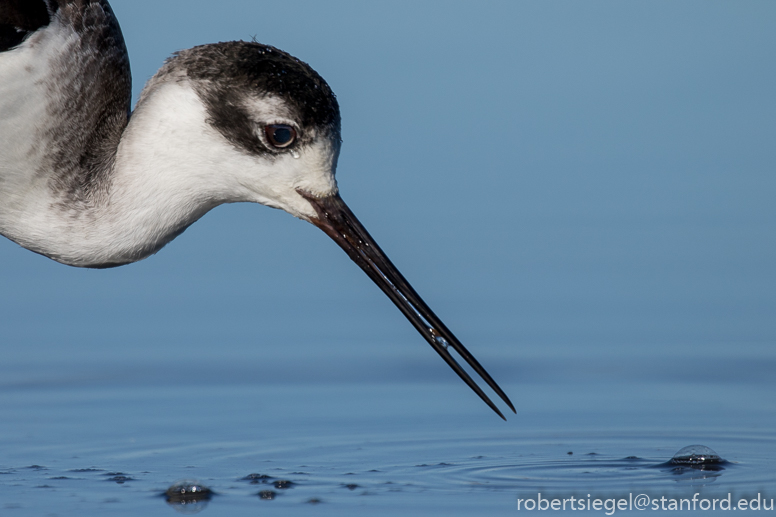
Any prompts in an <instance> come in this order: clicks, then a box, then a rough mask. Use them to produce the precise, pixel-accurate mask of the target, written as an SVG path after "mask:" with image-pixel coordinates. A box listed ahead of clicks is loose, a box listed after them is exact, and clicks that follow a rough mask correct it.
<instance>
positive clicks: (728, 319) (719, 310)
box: [0, 0, 776, 413]
mask: <svg viewBox="0 0 776 517" xmlns="http://www.w3.org/2000/svg"><path fill="white" fill-rule="evenodd" d="M112 5H113V7H114V10H115V12H116V14H117V16H118V18H119V20H120V22H121V26H122V29H123V31H124V35H125V38H126V42H127V46H128V48H129V53H130V58H131V62H132V69H133V76H134V80H135V87H134V96H135V98H137V96H138V94H139V92H140V90H141V88H142V84H143V83H144V82H145V81H146V80H147V79H149V78H150V77H151V76H152V75H153V73H154V72H155V71H156V69H157V68H158V67H159V66H161V64H162V62H163V60H164V59H165V58H166V57H167V56H169V55H170V54H171V53H172V52H174V51H175V50H177V49H182V48H186V47H190V46H194V45H197V44H202V43H207V42H215V41H224V40H232V39H250V38H251V37H253V36H255V37H256V38H257V40H258V41H260V42H263V43H270V44H272V45H275V46H277V47H279V48H282V49H284V50H286V51H288V52H290V53H292V54H293V55H295V56H297V57H299V58H301V59H303V60H305V61H307V62H308V63H310V64H311V65H312V66H313V67H314V68H315V69H316V70H317V71H318V72H319V73H320V74H321V75H322V76H323V77H324V78H326V80H327V81H328V82H329V84H330V85H331V86H332V88H333V89H334V91H335V92H336V93H337V95H338V98H339V102H340V105H341V109H342V117H343V137H344V146H343V150H342V155H341V158H340V164H339V169H338V174H337V177H338V180H339V184H340V189H341V192H342V194H343V197H344V199H345V200H346V201H347V202H348V203H349V204H350V206H351V208H352V209H353V210H354V212H355V213H356V214H358V215H359V217H360V218H361V220H362V222H364V224H365V225H366V226H367V228H369V230H370V231H371V233H372V234H373V236H374V237H375V238H376V239H377V241H378V242H379V243H380V244H381V246H382V247H383V249H384V250H385V251H386V252H387V253H388V255H389V256H390V257H391V258H392V259H393V261H394V262H395V263H396V265H397V266H398V267H399V268H400V270H402V272H403V273H404V274H405V276H406V277H407V278H408V279H409V280H410V281H411V282H412V283H413V285H414V286H415V287H416V289H417V290H418V291H419V292H420V294H421V295H422V296H424V298H425V299H426V301H427V302H428V303H429V305H430V306H431V307H432V308H433V309H434V310H435V311H436V312H437V313H438V314H439V316H440V317H441V318H442V319H443V320H444V321H445V322H446V323H447V325H448V326H449V327H451V329H452V330H453V331H454V332H456V333H457V334H458V336H459V337H460V338H461V340H462V341H463V342H464V343H465V344H466V345H467V346H468V347H469V348H470V350H471V351H472V352H473V353H474V354H475V355H476V356H477V357H478V358H480V359H481V361H482V362H483V363H484V364H485V366H486V367H488V369H489V370H491V371H492V373H493V374H494V376H495V377H496V379H497V380H499V381H501V382H503V383H505V384H506V385H509V384H510V383H514V382H518V381H519V380H520V379H524V378H526V376H530V375H531V365H536V364H539V363H542V364H552V362H553V361H555V360H556V359H558V358H561V357H566V358H568V357H572V358H576V359H575V360H576V361H578V362H579V365H580V366H582V367H583V368H581V369H582V370H585V369H587V370H586V371H587V372H588V373H587V375H596V372H595V371H591V370H589V368H590V367H591V365H592V364H593V362H592V361H593V359H594V358H596V357H597V358H599V359H600V358H602V357H607V358H611V357H613V356H614V357H619V358H620V359H617V360H616V361H615V362H614V363H613V364H612V366H611V369H614V370H616V369H618V368H622V365H623V364H625V363H627V364H631V365H634V364H636V365H638V364H641V363H642V361H643V360H644V358H649V359H651V360H652V361H658V363H657V364H655V369H654V371H661V370H663V371H665V370H664V369H665V368H668V369H670V368H674V367H675V368H678V369H680V370H681V369H686V368H685V365H686V364H687V363H686V361H688V360H689V361H697V364H700V365H703V367H704V368H706V367H708V368H711V369H715V370H716V371H717V372H718V373H719V372H721V371H724V370H725V369H730V368H740V369H739V370H738V371H739V372H740V375H742V376H746V375H748V373H747V369H749V370H750V371H754V372H757V371H759V372H761V374H762V375H766V374H767V372H772V371H773V366H774V364H776V361H775V360H774V358H773V354H772V350H773V348H772V347H773V345H774V342H776V325H775V324H774V322H775V321H776V318H775V317H774V316H775V315H776V238H775V237H774V227H776V203H775V202H774V198H776V174H774V172H775V171H776V145H775V144H774V141H775V139H774V136H776V95H775V94H774V92H776V68H774V62H775V58H776V55H775V54H776V31H774V30H773V28H774V27H775V26H776V4H774V3H772V2H766V1H762V2H756V1H747V2H711V1H704V2H690V1H687V2H673V1H665V2H656V1H651V2H614V1H612V2H512V1H510V2H482V1H478V2H444V3H442V2H417V1H412V2H390V3H389V2H385V3H373V2H370V3H365V2H325V3H323V2H312V1H308V2H304V1H297V2H254V1H245V0H224V1H220V2H197V1H181V0H167V1H165V2H163V3H159V2H151V1H146V0H114V1H113V2H112ZM0 263H2V268H1V269H0V290H1V291H2V295H1V296H0V322H2V325H1V326H2V337H1V338H0V339H1V342H0V351H1V352H2V360H0V379H2V380H0V384H5V385H20V384H24V383H28V382H33V381H34V382H44V381H46V380H47V379H55V378H60V380H61V378H67V379H70V380H71V381H72V382H82V381H83V380H84V379H86V378H97V377H101V376H102V377H108V378H111V379H117V380H118V379H121V378H122V376H124V377H127V378H129V377H131V378H133V379H137V378H138V376H140V377H141V378H142V376H147V377H148V378H154V379H157V380H159V379H164V378H166V376H174V375H175V373H174V372H177V375H191V376H194V377H197V376H200V377H201V378H207V377H208V376H215V377H218V376H219V375H220V376H224V375H228V376H230V377H231V376H243V377H244V378H245V379H253V380H256V381H257V382H261V381H262V380H263V379H269V380H271V381H273V382H300V381H303V380H311V379H313V380H314V379H318V380H322V381H326V380H342V379H353V380H358V379H362V378H363V379H369V380H375V379H377V380H381V379H382V380H385V381H387V382H394V381H398V380H402V379H404V380H414V381H419V380H424V379H426V380H428V379H444V380H454V377H453V374H452V373H451V372H449V371H448V369H447V367H446V366H445V365H444V364H443V362H442V361H440V360H439V359H438V358H437V357H436V354H434V353H433V351H432V350H431V349H430V348H429V347H428V345H427V344H425V343H424V342H423V340H422V339H421V338H420V336H418V335H417V334H416V332H415V331H414V330H413V329H412V327H411V326H410V325H409V324H408V323H407V322H406V321H404V319H403V317H402V316H401V314H400V313H399V312H398V311H397V310H395V308H394V307H392V305H391V304H390V302H389V301H388V300H387V299H386V298H385V297H384V296H383V294H382V293H380V292H379V290H378V289H376V288H375V287H374V285H372V284H371V282H370V281H369V280H368V279H367V277H366V276H365V275H364V274H363V273H362V272H361V271H360V270H359V269H358V268H357V267H356V266H355V265H353V264H352V263H350V261H349V260H348V259H347V257H346V256H345V255H344V254H343V253H342V252H341V251H340V250H339V248H338V247H337V246H336V245H335V244H334V243H332V242H330V241H329V239H328V238H327V237H326V236H325V235H323V234H322V233H321V232H320V231H319V230H317V229H316V228H314V227H312V226H311V225H309V224H307V223H304V222H301V221H299V220H296V219H293V218H292V217H290V216H288V215H287V214H284V213H281V212H279V211H275V210H270V209H268V208H265V207H261V206H253V205H232V206H222V207H219V208H217V209H215V210H214V211H212V212H211V213H210V214H208V215H207V216H205V217H204V218H203V219H202V220H201V221H200V222H198V223H196V224H195V225H194V226H192V227H191V228H190V229H189V230H187V231H186V232H185V233H184V234H183V235H182V236H181V237H179V238H178V239H176V240H175V241H173V242H172V243H171V244H170V245H168V246H167V247H166V248H165V249H163V250H162V251H161V252H160V253H159V254H158V255H156V256H153V257H151V258H149V259H147V260H145V261H142V262H140V263H138V264H134V265H130V266H125V267H121V268H117V269H112V270H80V269H74V268H70V267H66V266H62V265H59V264H57V263H55V262H52V261H50V260H48V259H46V258H44V257H41V256H38V255H35V254H33V253H31V252H28V251H25V250H23V249H21V248H19V247H18V246H17V245H15V244H14V243H12V242H10V241H8V240H5V239H2V240H0ZM677 350H678V351H679V352H677ZM766 350H768V352H767V353H765V351H766ZM764 353H765V356H767V357H766V359H767V360H764V359H763V357H764V355H763V354H764ZM715 354H722V355H724V356H725V357H730V356H734V357H737V358H739V359H740V362H739V363H730V362H729V361H727V360H726V361H717V360H715V359H714V357H715ZM618 361H622V362H618ZM704 361H705V362H704ZM618 365H619V366H618ZM548 370H551V368H550V369H548ZM181 372H183V373H181ZM224 372H228V373H224ZM768 375H769V374H768ZM456 382H457V381H456ZM466 390H467V389H466V388H465V386H463V385H462V384H461V385H459V386H457V389H456V391H454V392H451V394H450V397H449V402H448V403H449V404H451V405H458V404H464V405H471V406H472V407H476V405H478V404H481V402H479V401H478V400H477V399H476V398H475V397H473V396H470V395H468V394H466V393H465V391H466ZM510 394H511V395H512V396H513V399H515V401H516V403H517V406H518V409H520V407H521V399H522V398H523V395H524V394H521V393H519V392H518V393H514V392H512V391H510ZM380 402H381V401H379V400H378V401H374V403H376V404H379V403H380ZM555 402H557V403H560V401H557V400H556V401H555ZM352 403H353V402H352V401H348V400H347V399H345V400H338V401H331V407H330V410H331V411H332V412H335V413H336V412H338V411H342V412H349V411H351V410H352V409H353V408H352V406H350V404H352ZM550 403H553V402H552V401H550ZM591 403H592V401H591ZM407 404H412V401H411V400H408V401H407ZM482 410H483V412H484V411H486V408H484V406H483V407H482Z"/></svg>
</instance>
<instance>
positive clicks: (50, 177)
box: [0, 0, 514, 418]
mask: <svg viewBox="0 0 776 517" xmlns="http://www.w3.org/2000/svg"><path fill="white" fill-rule="evenodd" d="M130 88H131V78H130V69H129V59H128V56H127V51H126V48H125V46H124V41H123V38H122V35H121V30H120V29H119V24H118V22H117V21H116V18H115V16H114V14H113V11H112V10H111V8H110V6H109V5H108V2H107V1H106V0H0V233H2V234H3V235H5V236H6V237H8V238H9V239H11V240H13V241H15V242H17V243H19V244H20V245H21V246H23V247H25V248H27V249H30V250H32V251H35V252H37V253H40V254H42V255H45V256H47V257H50V258H52V259H54V260H56V261H59V262H62V263H64V264H68V265H71V266H80V267H95V268H99V267H112V266H119V265H122V264H127V263H129V262H134V261H137V260H141V259H143V258H145V257H147V256H149V255H151V254H153V253H155V252H157V251H158V250H159V249H161V248H162V247H163V246H164V245H165V244H167V243H168V242H170V241H171V240H172V239H174V238H175V237H176V236H177V235H179V234H180V233H181V232H182V231H183V230H185V229H186V228H187V227H188V226H189V225H190V224H192V223H193V222H194V221H196V220H197V219H199V218H200V217H202V216H203V215H204V214H205V213H206V212H208V211H209V210H210V209H212V208H214V207H216V206H217V205H220V204H222V203H234V202H239V201H250V202H255V203H261V204H264V205H267V206H271V207H273V208H281V209H283V210H285V211H286V212H288V213H290V214H292V215H294V216H296V217H299V218H300V219H304V220H306V221H309V222H311V223H313V224H314V225H316V226H318V227H319V228H321V229H322V230H323V231H324V232H326V233H327V234H328V235H329V236H330V237H331V238H332V239H334V240H335V241H336V242H337V244H339V245H340V246H341V247H342V249H344V250H345V252H346V253H347V254H348V255H349V256H350V258H351V259H353V261H355V262H356V263H357V264H358V265H359V266H360V267H361V268H362V269H363V270H364V271H365V272H366V274H367V275H369V277H370V278H371V279H372V280H373V281H374V282H375V283H376V284H377V285H378V286H379V287H380V289H382V290H383V292H385V294H387V295H388V297H389V298H390V299H391V300H392V301H393V302H394V303H395V304H396V306H397V307H398V308H399V310H401V311H402V313H403V314H404V315H405V316H406V317H407V319H408V320H409V321H410V322H411V323H412V324H413V325H414V326H415V328H416V329H417V330H418V331H419V332H420V333H421V334H422V335H423V337H424V338H425V339H426V341H428V342H429V343H430V344H431V346H432V347H433V348H434V349H435V350H436V351H437V352H438V353H439V355H441V356H442V358H443V359H444V360H445V361H446V362H447V364H448V365H450V367H452V368H453V370H455V372H456V373H457V374H458V375H459V376H460V377H461V378H462V379H463V380H464V382H466V384H467V385H469V387H470V388H471V389H472V390H474V391H475V392H476V393H477V395H479V396H480V398H482V400H484V401H485V402H486V403H487V404H488V406H490V407H491V408H492V409H493V410H494V411H495V412H496V413H498V414H499V416H501V417H502V418H504V417H503V415H502V414H501V412H500V411H499V410H498V408H497V407H496V406H495V404H493V402H492V401H491V400H490V399H489V398H488V396H487V395H486V394H485V393H484V392H483V391H482V389H481V388H480V387H479V386H478V385H477V384H476V383H475V382H474V381H473V380H472V379H471V377H470V376H469V375H468V374H467V373H466V371H464V370H463V369H462V368H461V366H460V365H459V364H458V363H457V362H456V360H455V359H454V358H453V356H452V355H451V353H450V351H449V350H448V347H451V348H453V349H454V350H455V351H456V352H457V353H458V354H459V355H460V356H461V357H463V358H464V360H465V361H466V362H467V363H468V364H469V365H470V366H471V367H472V369H473V370H474V371H476V372H477V374H479V375H480V376H481V377H482V379H483V380H484V381H485V382H486V383H487V384H488V386H490V387H491V388H492V389H493V390H494V391H495V392H496V393H497V394H498V395H499V397H501V399H502V400H503V401H504V402H505V403H506V404H507V405H508V406H509V407H510V409H512V411H514V407H513V405H512V403H511V402H510V401H509V398H508V397H507V396H506V395H505V394H504V392H503V391H502V390H501V388H499V386H498V385H497V384H496V382H495V381H494V380H493V379H492V378H491V377H490V375H489V374H488V373H487V372H486V371H485V369H484V368H483V367H482V366H481V365H480V364H479V363H478V362H477V360H476V359H475V358H474V357H473V356H472V355H471V354H470V353H469V352H468V350H466V348H465V347H464V346H463V345H462V344H461V343H460V342H459V341H458V339H457V338H456V337H455V336H454V335H453V334H452V333H451V332H450V331H449V330H448V329H447V327H446V326H445V325H444V324H443V323H442V322H441V321H440V320H439V318H437V316H436V315H435V314H434V313H433V312H432V311H431V309H429V308H428V306H427V305H426V304H425V302H423V300H422V299H421V298H420V296H418V294H417V293H416V292H415V290H414V289H413V288H412V286H410V284H409V283H408V282H407V281H406V280H405V279H404V277H403V276H402V275H401V273H399V271H398V270H397V269H396V268H395V267H394V266H393V264H392V263H391V261H390V260H388V258H387V257H386V255H385V254H384V253H383V251H382V250H381V249H380V248H379V247H378V245H377V243H375V241H374V240H373V239H372V237H371V236H370V235H369V233H368V232H367V231H366V229H365V228H364V227H363V226H362V225H361V223H360V222H359V221H358V219H356V217H355V216H354V215H353V213H352V212H351V211H350V209H349V208H348V207H347V205H345V203H344V202H343V201H342V199H341V198H340V196H339V193H338V189H337V182H336V180H335V179H334V172H335V169H336V166H337V157H338V155H339V151H340V114H339V107H338V105H337V100H336V98H335V96H334V94H333V93H332V91H331V89H330V88H329V86H328V85H327V84H326V82H325V81H324V80H323V79H322V78H321V77H320V76H319V75H318V74H317V73H316V72H315V71H314V70H313V69H312V68H310V67H309V66H308V65H307V64H306V63H303V62H301V61H299V60H298V59H296V58H294V57H292V56H290V55H289V54H287V53H285V52H283V51H281V50H278V49H276V48H274V47H271V46H268V45H261V44H258V43H249V42H243V41H235V42H229V43H217V44H212V45H203V46H199V47H195V48H192V49H189V50H184V51H181V52H178V53H177V54H175V55H174V56H173V57H172V58H170V59H169V60H167V62H166V63H165V64H164V66H163V67H162V68H161V69H160V70H159V72H157V73H156V75H155V76H154V77H153V78H152V79H151V80H150V81H149V82H148V84H147V85H146V86H145V88H144V89H143V92H142V94H141V96H140V99H139V101H138V103H137V106H136V108H135V110H134V112H131V111H130V98H131V91H130Z"/></svg>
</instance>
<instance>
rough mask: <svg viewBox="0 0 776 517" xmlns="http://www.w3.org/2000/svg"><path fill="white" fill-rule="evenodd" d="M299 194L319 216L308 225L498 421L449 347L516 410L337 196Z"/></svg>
mask: <svg viewBox="0 0 776 517" xmlns="http://www.w3.org/2000/svg"><path fill="white" fill-rule="evenodd" d="M299 194H300V195H301V196H302V197H304V198H305V199H307V200H308V201H309V202H310V204H312V206H313V207H314V208H315V210H316V212H318V218H317V219H311V220H310V222H311V223H313V224H314V225H316V226H317V227H318V228H320V229H321V230H323V231H324V232H326V234H327V235H328V236H329V237H331V238H332V239H334V241H335V242H336V243H337V244H339V245H340V247H341V248H342V249H343V250H345V253H347V254H348V256H349V257H350V258H351V259H353V261H354V262H355V263H356V264H358V265H359V266H360V267H361V269H363V270H364V272H365V273H366V274H367V275H369V278H371V279H372V281H374V283H376V284H377V286H378V287H379V288H380V289H382V290H383V292H384V293H385V294H387V295H388V298H390V299H391V301H392V302H393V303H394V304H396V306H397V307H398V308H399V310H400V311H401V312H402V314H404V316H405V317H406V318H407V319H408V320H410V323H412V325H413V326H414V327H415V328H416V329H417V330H418V332H420V333H421V335H422V336H423V337H424V338H425V339H426V341H428V343H429V344H430V345H431V346H432V347H433V348H434V350H436V351H437V353H438V354H439V355H441V356H442V359H444V360H445V362H446V363H447V364H448V365H450V368H452V369H453V370H454V371H455V373H457V374H458V376H459V377H460V378H461V379H463V381H464V382H465V383H466V384H467V385H468V386H469V387H470V388H471V389H472V390H474V392H475V393H476V394H477V395H479V397H480V398H481V399H482V400H483V401H485V403H486V404H487V405H488V406H490V408H491V409H492V410H493V411H495V412H496V414H498V416H500V417H501V418H503V419H504V420H506V418H504V415H503V414H502V413H501V411H499V409H498V408H497V407H496V405H495V404H494V403H493V402H492V401H491V400H490V398H488V396H487V395H486V394H485V393H484V392H483V391H482V389H481V388H480V387H479V386H478V385H477V384H476V383H475V382H474V381H473V380H472V378H471V377H470V376H469V374H468V373H466V371H465V370H464V369H463V368H461V365H459V364H458V362H456V360H455V359H454V358H453V356H452V355H450V351H449V350H448V346H449V347H452V348H453V349H454V350H455V351H456V352H458V354H459V355H460V356H461V357H463V358H464V360H465V361H466V362H467V363H468V364H469V366H471V367H472V369H473V370H474V371H475V372H477V374H478V375H479V376H480V377H481V378H482V379H483V380H484V381H485V383H486V384H487V385H488V386H490V388H491V389H492V390H493V391H494V392H496V394H498V396H499V397H501V400H503V401H504V402H505V403H506V404H507V406H509V409H511V410H512V412H515V407H514V406H513V405H512V402H511V401H510V400H509V397H507V396H506V394H505V393H504V391H503V390H502V389H501V388H500V387H499V385H498V384H496V381H494V380H493V378H492V377H491V376H490V375H489V374H488V372H486V371H485V368H483V367H482V366H481V365H480V363H479V362H478V361H477V360H476V359H475V358H474V356H472V355H471V354H470V353H469V351H468V350H466V347H464V346H463V345H462V344H461V342H460V341H458V338H456V337H455V336H454V335H453V333H452V332H450V330H448V328H447V327H446V326H445V324H444V323H442V322H441V321H440V319H439V318H437V316H436V314H434V312H433V311H432V310H431V309H429V307H428V305H426V303H425V302H424V301H423V300H422V299H421V297H420V296H418V293H416V292H415V289H413V288H412V286H411V285H410V284H409V282H407V280H406V279H405V278H404V276H402V274H401V273H399V270H398V269H396V267H395V266H394V265H393V264H392V263H391V261H390V260H388V257H387V256H386V255H385V253H383V250H381V249H380V247H379V246H378V245H377V243H376V242H375V241H374V239H372V237H371V236H370V235H369V232H367V231H366V228H364V226H363V225H362V224H361V223H360V222H359V220H358V219H357V218H356V216H355V215H353V212H351V211H350V208H348V205H346V204H345V202H344V201H343V200H342V198H341V197H340V196H339V194H334V195H330V196H326V197H322V198H319V197H315V196H313V195H311V194H309V193H307V192H304V191H302V190H299Z"/></svg>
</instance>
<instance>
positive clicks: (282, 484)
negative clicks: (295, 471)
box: [272, 479, 296, 490]
mask: <svg viewBox="0 0 776 517" xmlns="http://www.w3.org/2000/svg"><path fill="white" fill-rule="evenodd" d="M295 484H296V483H294V482H293V481H289V480H287V479H278V480H277V481H275V482H274V483H272V485H273V486H274V487H275V488H278V489H280V490H285V489H287V488H291V487H292V486H294V485H295Z"/></svg>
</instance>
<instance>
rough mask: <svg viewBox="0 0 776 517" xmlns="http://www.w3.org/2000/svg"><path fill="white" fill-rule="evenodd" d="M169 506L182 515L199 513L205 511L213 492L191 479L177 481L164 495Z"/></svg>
mask: <svg viewBox="0 0 776 517" xmlns="http://www.w3.org/2000/svg"><path fill="white" fill-rule="evenodd" d="M164 495H165V497H166V498H167V504H169V505H170V506H172V507H173V508H175V509H176V510H177V511H179V512H181V513H199V512H201V511H202V510H204V509H205V507H206V506H207V503H208V501H210V498H211V497H213V491H212V490H210V489H209V488H208V487H206V486H205V485H203V484H202V483H200V482H199V481H195V480H191V479H183V480H181V481H176V482H175V483H173V484H172V485H171V486H170V488H168V489H167V491H166V492H165V493H164Z"/></svg>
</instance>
